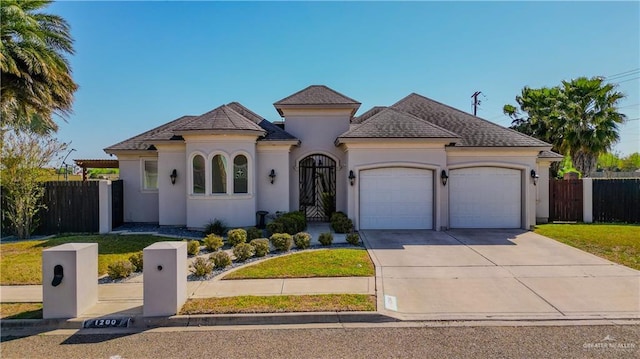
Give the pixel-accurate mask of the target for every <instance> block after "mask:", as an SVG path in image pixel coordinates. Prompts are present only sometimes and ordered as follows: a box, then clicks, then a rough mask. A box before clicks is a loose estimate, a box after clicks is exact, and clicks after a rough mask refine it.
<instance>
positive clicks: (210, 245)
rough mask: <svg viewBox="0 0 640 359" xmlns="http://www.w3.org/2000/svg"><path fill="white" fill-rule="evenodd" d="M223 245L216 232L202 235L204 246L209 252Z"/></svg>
mask: <svg viewBox="0 0 640 359" xmlns="http://www.w3.org/2000/svg"><path fill="white" fill-rule="evenodd" d="M223 245H224V243H223V241H222V237H220V236H219V235H217V234H213V233H212V234H210V235H208V236H206V237H204V246H205V247H206V248H207V250H208V251H209V252H215V251H217V250H218V249H220V248H222V246H223Z"/></svg>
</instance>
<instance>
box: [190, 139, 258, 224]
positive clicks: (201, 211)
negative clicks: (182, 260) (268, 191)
mask: <svg viewBox="0 0 640 359" xmlns="http://www.w3.org/2000/svg"><path fill="white" fill-rule="evenodd" d="M183 137H184V139H185V142H186V172H187V184H186V196H187V212H186V217H187V227H188V228H203V227H204V226H205V225H206V224H207V223H208V222H210V221H212V220H214V219H216V218H217V219H221V220H223V221H224V222H225V223H226V224H227V226H229V227H244V226H253V225H255V224H256V223H255V222H256V210H257V208H256V204H257V196H256V188H257V186H256V182H257V181H258V177H257V176H262V175H261V174H259V173H257V171H256V169H257V167H256V139H257V136H255V135H184V136H183ZM195 154H201V155H203V156H204V158H205V173H206V193H204V194H193V193H192V183H193V182H192V177H193V174H192V171H191V163H192V159H193V156H195ZM216 154H221V155H224V156H225V157H226V158H227V193H226V194H211V160H212V159H213V157H214V156H215V155H216ZM238 154H243V155H245V156H247V161H248V163H247V165H248V171H249V173H248V176H247V178H248V193H246V194H234V193H233V158H234V157H235V156H236V155H238Z"/></svg>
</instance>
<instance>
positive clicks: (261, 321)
mask: <svg viewBox="0 0 640 359" xmlns="http://www.w3.org/2000/svg"><path fill="white" fill-rule="evenodd" d="M107 317H122V316H117V315H114V316H105V317H104V318H107ZM131 318H132V319H131V323H130V326H129V328H137V329H148V328H158V327H198V326H233V325H283V324H288V325H291V324H319V323H332V324H338V323H388V322H398V320H397V319H394V318H391V317H388V316H386V315H382V314H380V313H377V312H317V313H314V312H305V313H275V314H274V313H261V314H215V315H206V314H203V315H175V316H170V317H142V316H133V317H131ZM87 319H97V318H73V319H5V320H2V321H0V328H1V329H16V328H35V327H38V328H51V329H82V324H83V323H84V321H85V320H87Z"/></svg>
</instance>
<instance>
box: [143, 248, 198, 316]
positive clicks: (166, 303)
mask: <svg viewBox="0 0 640 359" xmlns="http://www.w3.org/2000/svg"><path fill="white" fill-rule="evenodd" d="M143 260H144V269H143V274H144V281H143V282H144V303H143V308H142V312H143V314H144V316H145V317H157V316H168V315H175V314H177V313H178V311H179V310H180V308H181V307H182V305H183V304H184V302H186V300H187V243H186V242H157V243H154V244H152V245H150V246H148V247H147V248H145V249H144V250H143Z"/></svg>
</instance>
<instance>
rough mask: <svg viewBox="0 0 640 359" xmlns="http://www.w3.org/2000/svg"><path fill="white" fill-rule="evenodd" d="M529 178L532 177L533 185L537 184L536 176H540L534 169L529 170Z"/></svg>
mask: <svg viewBox="0 0 640 359" xmlns="http://www.w3.org/2000/svg"><path fill="white" fill-rule="evenodd" d="M531 178H533V185H534V186H537V185H538V178H540V176H538V174H537V173H536V170H531Z"/></svg>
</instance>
